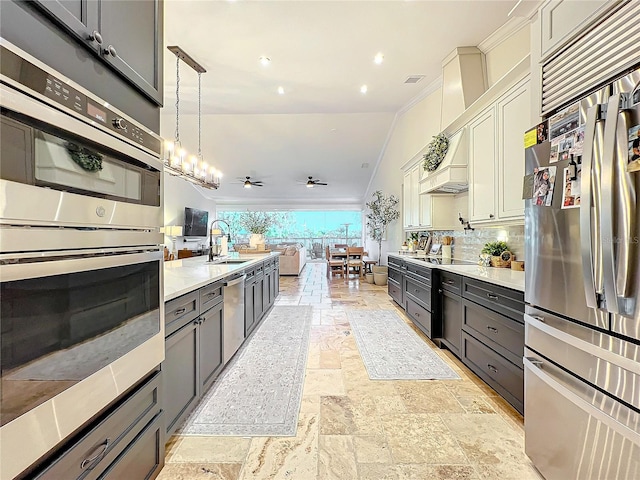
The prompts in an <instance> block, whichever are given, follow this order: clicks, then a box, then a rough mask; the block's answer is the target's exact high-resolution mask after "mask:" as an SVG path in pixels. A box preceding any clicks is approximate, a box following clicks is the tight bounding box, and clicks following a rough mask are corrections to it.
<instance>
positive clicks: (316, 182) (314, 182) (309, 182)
mask: <svg viewBox="0 0 640 480" xmlns="http://www.w3.org/2000/svg"><path fill="white" fill-rule="evenodd" d="M306 185H307V188H313V187H315V186H316V185H327V184H326V183H323V182H321V181H320V180H314V179H313V177H309V180H307V183H306Z"/></svg>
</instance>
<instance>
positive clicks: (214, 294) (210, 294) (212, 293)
mask: <svg viewBox="0 0 640 480" xmlns="http://www.w3.org/2000/svg"><path fill="white" fill-rule="evenodd" d="M217 294H218V293H217V292H209V293H207V295H206V296H207V297H214V296H216V295H217Z"/></svg>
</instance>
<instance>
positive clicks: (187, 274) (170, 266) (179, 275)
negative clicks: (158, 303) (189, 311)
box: [164, 252, 280, 302]
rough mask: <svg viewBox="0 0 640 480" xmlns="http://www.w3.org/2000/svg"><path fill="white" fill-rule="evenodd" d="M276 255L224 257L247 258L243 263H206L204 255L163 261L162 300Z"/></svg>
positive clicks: (229, 256) (277, 253) (233, 256)
mask: <svg viewBox="0 0 640 480" xmlns="http://www.w3.org/2000/svg"><path fill="white" fill-rule="evenodd" d="M276 255H280V253H279V252H271V253H268V254H249V255H245V254H243V255H238V254H237V253H232V254H230V255H228V256H227V257H225V258H232V259H243V260H247V262H245V263H227V264H225V263H221V264H216V263H208V262H207V256H206V255H203V256H200V257H191V258H184V259H182V260H172V261H170V262H164V301H165V302H167V301H169V300H172V299H174V298H177V297H179V296H180V295H184V294H185V293H189V292H192V291H194V290H197V289H198V288H200V287H204V286H205V285H208V284H210V283H213V282H215V281H216V280H220V279H222V278H224V277H227V276H229V275H230V274H232V273H233V272H237V271H241V270H243V269H245V268H247V267H250V266H252V265H255V264H256V263H260V262H261V261H264V260H266V259H267V258H270V257H273V256H276Z"/></svg>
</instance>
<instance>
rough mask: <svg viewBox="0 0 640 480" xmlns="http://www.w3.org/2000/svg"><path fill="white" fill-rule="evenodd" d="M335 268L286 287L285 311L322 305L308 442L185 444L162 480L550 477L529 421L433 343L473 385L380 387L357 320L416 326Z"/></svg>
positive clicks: (306, 409)
mask: <svg viewBox="0 0 640 480" xmlns="http://www.w3.org/2000/svg"><path fill="white" fill-rule="evenodd" d="M325 269H326V267H325V265H324V264H319V263H308V264H307V266H306V267H305V268H304V270H303V271H302V274H301V276H300V277H299V278H296V277H281V283H280V296H279V297H278V299H277V301H276V303H277V304H278V305H312V306H313V315H314V317H313V326H312V331H311V339H310V345H309V359H308V364H307V371H306V378H305V387H304V393H303V398H302V407H301V411H300V417H299V421H298V433H297V435H296V436H295V437H267V438H242V437H181V436H174V437H172V438H171V440H170V442H169V443H168V445H167V451H166V465H165V467H164V469H163V470H162V472H161V473H160V476H159V477H158V478H159V479H160V480H236V479H242V480H247V479H283V480H315V479H318V480H332V479H336V480H350V479H353V480H396V479H397V480H441V479H443V480H444V479H457V480H462V479H464V480H480V479H496V480H498V479H499V480H529V479H536V480H539V479H541V478H542V477H541V476H540V475H539V474H538V473H537V471H536V470H535V469H534V468H533V466H532V465H531V463H530V461H529V460H528V458H527V457H526V456H525V454H524V430H523V423H522V417H521V416H520V415H519V414H518V413H517V412H516V411H515V410H513V409H512V408H511V407H510V406H509V405H508V404H507V403H506V402H505V401H504V400H502V399H501V398H500V397H499V396H498V395H497V394H496V392H494V391H493V390H492V389H491V388H489V387H487V386H486V385H485V384H484V383H483V382H482V381H481V380H480V379H478V378H477V377H476V376H475V375H474V374H473V373H471V372H470V371H469V370H468V369H467V368H466V367H465V366H464V365H462V363H461V362H460V361H459V360H457V359H455V357H453V356H452V355H451V354H450V353H449V352H447V351H446V350H438V349H437V347H435V346H434V345H433V344H432V343H431V342H430V341H429V340H428V339H427V338H426V337H423V338H424V339H425V341H426V342H427V343H428V344H429V345H431V346H432V347H433V348H434V349H435V350H437V351H438V353H439V354H440V355H441V356H442V357H443V358H444V359H445V361H447V362H448V363H449V364H450V365H451V366H452V367H453V368H454V370H455V371H456V372H457V373H458V374H459V375H460V377H462V380H446V381H442V380H431V381H380V380H377V381H372V380H369V377H368V376H367V372H366V370H365V368H364V365H363V363H362V360H361V358H360V354H359V353H358V349H357V347H356V343H355V340H354V338H353V335H351V331H350V328H349V322H348V321H347V317H346V311H347V310H349V309H354V308H358V309H391V310H395V311H396V312H398V314H399V315H400V316H401V317H402V318H404V319H405V320H406V321H407V323H409V324H410V323H411V322H410V321H409V320H408V319H407V318H406V317H405V315H404V312H403V311H402V310H401V309H399V308H398V307H397V306H396V305H395V304H394V303H393V301H392V300H391V299H390V297H389V296H388V295H387V290H386V287H378V286H375V285H370V284H367V283H365V282H364V281H363V282H360V281H359V280H358V279H356V278H355V277H351V278H349V279H343V278H342V277H334V278H332V279H327V277H326V274H325V272H326V270H325ZM416 331H417V330H416ZM418 333H419V332H418ZM419 334H420V333H419ZM420 335H421V334H420ZM421 336H422V335H421ZM274 368H278V366H277V365H274Z"/></svg>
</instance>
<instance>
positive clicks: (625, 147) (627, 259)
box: [613, 110, 637, 314]
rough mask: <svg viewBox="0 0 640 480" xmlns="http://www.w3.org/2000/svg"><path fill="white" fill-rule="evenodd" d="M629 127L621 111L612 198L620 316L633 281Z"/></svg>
mask: <svg viewBox="0 0 640 480" xmlns="http://www.w3.org/2000/svg"><path fill="white" fill-rule="evenodd" d="M630 126H631V114H630V112H629V110H621V111H620V112H619V113H618V125H617V131H616V147H615V152H616V157H615V158H614V160H615V162H616V163H615V165H614V167H615V168H616V169H617V170H616V172H617V174H618V175H617V176H616V184H615V185H616V186H617V191H615V192H614V193H615V196H614V200H613V201H614V207H615V209H616V215H615V218H614V220H615V222H616V224H615V226H616V230H615V234H616V236H617V241H616V243H615V253H616V263H615V264H614V265H615V267H616V269H615V270H614V277H613V279H614V281H615V282H616V294H617V295H618V297H617V300H618V301H617V303H618V309H619V310H623V311H621V312H620V313H621V314H624V313H625V311H624V310H626V309H625V308H624V302H622V301H621V300H622V299H624V298H626V297H628V296H629V295H631V293H630V287H631V285H630V284H631V279H632V278H633V272H632V270H634V268H633V260H632V258H633V252H632V248H635V247H633V242H634V240H633V235H634V233H633V232H634V231H636V230H635V229H636V228H637V227H636V225H635V221H634V219H635V218H636V208H637V206H636V205H637V201H636V200H637V199H636V195H637V192H636V189H635V185H634V179H633V177H632V176H631V175H632V174H630V173H629V172H628V171H627V163H628V156H629V154H628V152H629V141H628V136H629V127H630Z"/></svg>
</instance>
